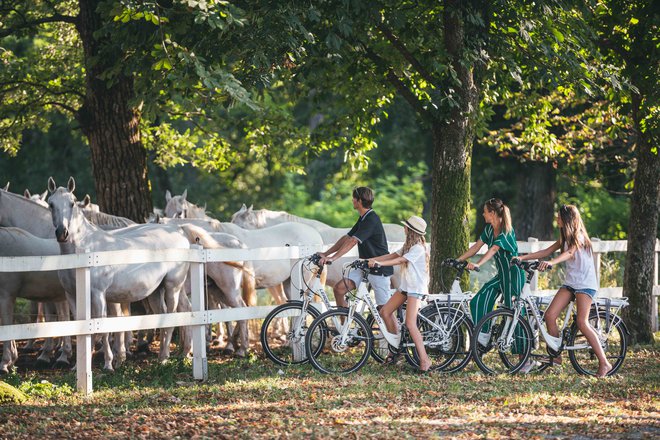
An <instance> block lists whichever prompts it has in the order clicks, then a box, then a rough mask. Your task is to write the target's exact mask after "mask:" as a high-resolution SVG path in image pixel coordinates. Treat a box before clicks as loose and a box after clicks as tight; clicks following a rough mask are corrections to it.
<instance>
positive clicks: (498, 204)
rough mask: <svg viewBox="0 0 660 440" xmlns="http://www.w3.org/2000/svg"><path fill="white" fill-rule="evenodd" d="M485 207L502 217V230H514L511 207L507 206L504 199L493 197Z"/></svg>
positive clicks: (508, 231) (507, 231)
mask: <svg viewBox="0 0 660 440" xmlns="http://www.w3.org/2000/svg"><path fill="white" fill-rule="evenodd" d="M484 207H485V208H486V209H487V210H488V211H489V212H494V213H495V214H497V216H498V217H499V218H501V219H502V231H504V232H506V233H507V234H508V233H510V232H511V231H513V225H512V222H511V211H510V210H509V207H508V206H506V205H505V204H504V202H503V201H502V200H500V199H497V198H495V197H493V198H492V199H490V200H488V201H487V202H486V203H484Z"/></svg>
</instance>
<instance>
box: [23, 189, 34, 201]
mask: <svg viewBox="0 0 660 440" xmlns="http://www.w3.org/2000/svg"><path fill="white" fill-rule="evenodd" d="M23 196H25V198H26V199H29V198H30V197H32V194H30V190H29V189H27V188H25V191H23Z"/></svg>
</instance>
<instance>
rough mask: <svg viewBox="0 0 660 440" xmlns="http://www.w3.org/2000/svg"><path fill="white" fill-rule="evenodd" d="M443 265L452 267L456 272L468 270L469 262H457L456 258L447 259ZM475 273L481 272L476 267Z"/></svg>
mask: <svg viewBox="0 0 660 440" xmlns="http://www.w3.org/2000/svg"><path fill="white" fill-rule="evenodd" d="M441 264H442V266H446V267H452V268H454V269H456V270H465V269H466V268H467V265H468V263H467V261H459V260H456V259H454V258H447V259H445V260H443V261H442V263H441ZM474 271H475V272H479V268H478V267H475V268H474Z"/></svg>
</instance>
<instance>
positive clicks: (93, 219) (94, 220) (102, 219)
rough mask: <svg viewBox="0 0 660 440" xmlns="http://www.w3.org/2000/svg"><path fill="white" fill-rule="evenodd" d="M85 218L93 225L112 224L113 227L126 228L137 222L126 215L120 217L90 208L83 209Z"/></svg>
mask: <svg viewBox="0 0 660 440" xmlns="http://www.w3.org/2000/svg"><path fill="white" fill-rule="evenodd" d="M81 211H82V213H83V215H84V216H85V218H86V219H87V220H88V221H89V222H90V223H91V224H93V225H96V226H110V227H113V228H126V227H128V226H133V225H136V224H137V223H136V222H134V221H133V220H131V219H128V218H126V217H119V216H117V215H112V214H106V213H105V212H96V211H90V210H88V209H81Z"/></svg>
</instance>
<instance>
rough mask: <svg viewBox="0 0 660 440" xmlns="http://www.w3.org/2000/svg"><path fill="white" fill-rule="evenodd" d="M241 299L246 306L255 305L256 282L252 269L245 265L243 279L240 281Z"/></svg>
mask: <svg viewBox="0 0 660 440" xmlns="http://www.w3.org/2000/svg"><path fill="white" fill-rule="evenodd" d="M241 287H242V291H243V295H242V296H243V301H245V304H246V305H247V306H248V307H253V306H256V305H257V282H256V278H255V276H254V271H252V270H250V269H248V268H247V267H245V270H243V281H242V282H241Z"/></svg>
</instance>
